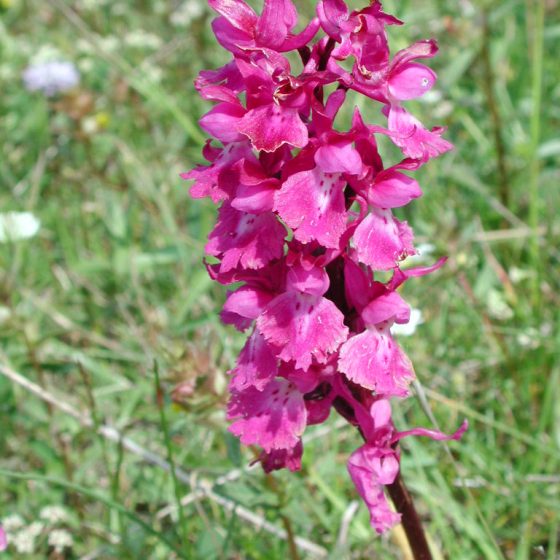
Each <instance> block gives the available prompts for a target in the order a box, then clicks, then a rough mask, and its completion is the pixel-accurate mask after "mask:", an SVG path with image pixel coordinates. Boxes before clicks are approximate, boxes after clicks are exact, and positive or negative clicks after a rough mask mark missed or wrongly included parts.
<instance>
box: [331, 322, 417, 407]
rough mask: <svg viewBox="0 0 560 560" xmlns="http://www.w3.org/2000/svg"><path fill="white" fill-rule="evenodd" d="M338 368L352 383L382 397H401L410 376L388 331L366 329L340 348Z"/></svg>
mask: <svg viewBox="0 0 560 560" xmlns="http://www.w3.org/2000/svg"><path fill="white" fill-rule="evenodd" d="M338 367H339V369H340V371H341V372H342V373H344V374H345V375H346V377H348V379H350V380H351V381H353V382H354V383H357V384H358V385H361V386H362V387H365V388H366V389H371V390H372V391H375V392H376V393H377V394H379V395H383V396H386V397H390V396H391V397H404V396H406V395H407V394H408V389H407V387H408V384H409V383H410V382H411V381H412V380H413V379H414V369H413V368H412V364H411V363H410V360H409V359H408V357H407V356H406V354H405V353H404V352H403V351H402V350H401V348H400V347H399V345H398V344H397V343H396V342H395V340H394V339H393V338H392V337H391V335H390V334H389V333H386V332H381V331H379V330H377V329H367V330H365V331H364V332H363V333H360V334H357V335H356V336H353V337H352V338H349V339H348V340H347V341H346V342H345V343H344V344H343V345H342V346H341V348H340V358H339V360H338Z"/></svg>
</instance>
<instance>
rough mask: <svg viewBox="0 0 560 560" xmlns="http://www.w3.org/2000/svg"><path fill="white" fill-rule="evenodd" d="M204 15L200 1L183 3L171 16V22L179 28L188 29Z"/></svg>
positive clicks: (193, 0)
mask: <svg viewBox="0 0 560 560" xmlns="http://www.w3.org/2000/svg"><path fill="white" fill-rule="evenodd" d="M203 13H204V6H203V5H202V3H201V2H200V0H187V1H186V2H183V3H182V4H181V5H180V6H179V7H178V8H177V9H176V10H175V11H174V12H173V13H172V14H171V16H170V18H169V21H170V22H171V23H172V24H173V25H175V26H177V27H188V26H189V25H190V24H191V23H192V22H193V21H194V20H195V19H198V18H199V17H200V16H201V15H202V14H203Z"/></svg>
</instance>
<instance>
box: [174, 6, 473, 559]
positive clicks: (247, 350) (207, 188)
mask: <svg viewBox="0 0 560 560" xmlns="http://www.w3.org/2000/svg"><path fill="white" fill-rule="evenodd" d="M209 4H210V6H211V7H212V8H213V9H214V10H215V11H216V12H217V13H218V17H217V18H216V19H215V20H214V21H213V23H212V27H213V30H214V33H215V35H216V38H217V40H218V41H219V43H220V44H221V45H222V46H223V47H224V48H225V49H227V50H228V51H230V52H231V54H232V60H231V62H229V63H228V64H226V65H225V66H223V67H222V68H219V69H217V70H209V71H203V72H201V73H200V76H199V77H198V79H197V80H196V87H197V89H198V91H199V92H200V95H201V96H202V97H203V98H204V99H206V100H209V101H212V102H214V103H215V104H216V105H215V107H214V108H213V109H212V110H211V111H209V112H208V113H207V114H206V115H205V116H204V117H202V119H201V121H200V125H201V127H202V128H203V129H204V130H205V131H206V132H208V134H209V135H210V136H212V138H213V140H215V141H216V142H215V143H214V142H213V140H209V141H208V142H207V144H206V146H205V148H204V156H205V158H206V159H207V160H208V162H209V163H208V165H204V166H198V167H197V168H196V169H194V170H192V171H190V172H188V173H186V174H184V176H183V177H184V178H185V179H190V180H194V184H193V186H192V188H191V195H192V196H193V197H195V198H202V197H210V198H211V199H212V200H213V201H214V202H215V203H216V204H217V205H219V211H218V222H217V224H216V227H215V228H214V230H213V231H212V232H211V234H210V236H209V241H208V244H207V246H206V251H207V253H208V255H210V256H211V257H213V258H212V260H211V263H212V264H210V263H208V264H207V268H208V272H209V273H210V275H211V276H212V278H213V279H215V280H216V281H218V282H220V283H221V284H225V285H229V284H234V283H239V282H242V286H241V287H238V288H237V289H235V290H234V291H230V292H229V293H228V297H227V301H226V304H225V306H224V309H223V311H222V315H221V316H222V320H223V321H224V322H225V323H228V324H231V325H233V326H234V327H235V328H237V329H238V330H240V331H244V332H247V334H248V338H247V342H246V344H245V347H244V348H243V350H242V351H241V353H240V355H239V358H238V361H237V364H236V366H235V367H234V368H233V369H232V370H231V372H230V374H231V382H230V391H231V398H230V402H229V405H228V416H229V418H230V419H231V420H232V425H231V427H230V430H231V431H232V432H233V433H234V434H235V435H237V436H239V438H240V439H241V442H242V443H244V444H246V445H257V446H260V447H261V448H262V453H261V456H260V461H261V462H262V465H263V468H264V469H265V470H266V471H267V472H269V471H272V470H274V469H280V468H286V467H287V468H288V469H290V470H292V471H294V470H297V469H299V468H300V466H301V456H302V453H303V447H302V440H301V438H302V435H303V432H304V430H305V428H306V426H308V425H312V424H318V423H321V422H324V421H325V420H326V419H327V418H328V416H329V413H330V411H331V409H332V408H334V409H335V410H336V411H338V412H339V413H340V414H342V415H343V416H344V417H345V418H346V419H347V420H348V421H349V422H350V423H352V424H353V425H355V426H356V427H357V428H358V429H359V431H360V433H361V435H362V437H363V439H364V440H365V443H364V444H363V445H362V446H361V447H359V448H358V449H357V450H356V451H355V452H354V453H353V454H352V455H351V457H350V459H349V462H348V470H349V473H350V476H351V478H352V480H353V482H354V484H355V486H356V488H357V490H358V492H359V494H360V495H361V496H362V498H363V500H364V502H365V503H366V505H367V507H368V508H369V511H370V517H371V524H372V526H373V527H374V528H375V529H376V531H378V532H379V533H381V532H384V531H386V530H388V529H390V528H391V527H392V526H393V525H395V524H396V523H398V522H399V520H400V518H401V513H404V514H405V515H409V513H407V511H405V510H404V509H403V511H401V512H395V511H393V510H392V509H391V507H390V506H389V503H388V502H387V500H386V497H385V493H384V487H385V486H387V485H392V484H395V481H396V480H397V476H398V473H399V450H398V447H397V442H398V441H399V439H401V438H402V437H404V436H406V435H411V434H417V435H428V436H430V437H434V438H436V439H442V438H445V437H446V436H444V435H443V434H440V433H435V432H431V431H428V430H423V429H416V430H411V431H408V432H398V431H396V429H395V427H394V425H393V422H392V420H391V408H390V404H389V399H390V398H391V397H398V398H404V397H406V396H407V395H408V394H409V391H408V385H409V383H410V382H411V381H412V380H413V379H414V370H413V367H412V364H411V363H410V361H409V359H408V358H407V356H406V355H405V353H404V352H403V350H402V349H401V348H400V347H399V345H398V344H397V342H396V341H395V339H394V338H393V336H392V335H391V326H392V325H393V324H394V323H407V322H408V321H409V318H410V308H409V306H408V305H407V303H406V302H405V301H404V299H403V298H402V297H401V295H400V294H399V292H398V291H397V290H398V288H399V286H401V285H402V284H403V283H404V282H405V281H406V280H408V279H409V278H413V277H418V276H423V275H425V274H428V273H430V272H432V271H434V270H436V269H437V268H439V267H440V266H441V265H443V263H444V261H445V259H441V260H440V261H439V262H437V263H435V264H434V265H433V266H431V267H427V268H412V269H406V270H403V269H401V268H400V263H401V261H402V260H403V259H404V258H405V257H407V256H408V255H413V254H414V253H415V249H414V244H413V232H412V229H411V228H410V226H409V225H408V224H407V223H406V222H401V221H399V220H398V219H396V218H395V217H394V215H393V211H392V210H393V209H394V208H399V207H402V206H405V205H407V204H408V203H410V202H411V201H412V200H413V199H415V198H417V197H419V196H421V194H422V191H421V189H420V186H419V185H418V183H417V182H416V181H415V180H414V179H413V178H411V177H410V176H409V175H408V174H407V173H410V172H413V171H415V170H416V169H418V168H419V167H420V166H422V165H424V164H425V163H426V162H428V160H429V159H431V158H433V157H435V156H438V155H439V154H442V153H444V152H446V151H448V150H449V149H451V147H452V146H451V144H449V142H447V141H446V140H444V139H443V138H442V137H441V135H442V132H443V130H442V129H441V128H433V129H431V130H428V129H426V128H425V127H424V126H423V125H422V124H421V123H420V122H419V121H418V120H417V119H416V118H414V117H413V116H412V115H411V114H410V113H408V111H407V110H406V109H405V108H404V107H403V102H405V101H407V100H410V99H415V98H418V97H420V96H422V95H423V94H424V93H426V92H427V91H428V90H430V88H431V87H432V86H433V84H434V82H435V80H436V76H435V74H434V72H433V71H432V70H430V69H429V68H428V67H426V66H424V65H422V64H420V63H418V62H417V60H418V59H422V58H431V57H433V56H434V55H435V54H436V52H437V45H436V43H435V41H433V40H428V41H419V42H417V43H415V44H413V45H412V46H410V47H409V48H407V49H404V50H402V51H399V52H397V53H396V54H395V55H394V56H393V58H391V57H390V54H389V47H388V42H387V32H386V28H387V26H390V25H401V24H402V22H401V21H399V20H398V19H396V18H395V17H393V16H391V15H388V14H386V13H384V12H383V11H382V7H381V4H380V3H379V2H372V3H371V5H370V6H368V7H366V8H364V9H363V10H360V11H354V12H349V11H348V9H347V6H346V5H345V3H344V2H343V0H321V1H319V2H318V5H317V17H316V18H315V19H313V20H312V21H311V22H310V23H309V25H308V26H307V27H306V28H305V29H304V30H303V31H302V32H301V33H299V34H293V33H292V32H293V30H294V28H295V26H296V24H297V21H298V14H297V11H296V8H295V6H294V5H293V3H292V2H291V0H265V2H264V8H263V11H262V14H261V15H258V14H256V13H255V12H254V11H253V10H252V9H251V8H250V7H249V6H248V5H246V4H245V3H244V2H243V1H242V0H209ZM319 32H320V33H321V37H319V38H318V39H316V35H317V34H318V33H319ZM289 51H297V52H298V53H299V55H300V56H301V60H302V68H300V72H299V74H297V75H296V72H295V71H294V69H293V68H292V66H291V64H290V62H289V61H288V59H287V58H286V56H285V54H284V53H287V52H289ZM342 61H346V63H345V64H344V66H342V65H340V62H342ZM348 61H350V62H351V64H348ZM350 67H351V68H352V70H351V71H348V70H346V69H344V68H350ZM325 86H331V87H330V88H329V91H331V93H330V94H329V95H325V94H324V90H325ZM348 90H354V91H356V92H359V93H360V94H362V95H365V96H367V97H369V98H370V99H371V100H372V102H373V101H375V102H377V103H379V107H380V109H381V111H382V112H383V114H384V115H386V117H387V127H380V126H373V125H370V124H367V123H365V122H364V120H363V119H362V116H361V114H360V112H359V110H358V109H357V108H355V109H354V112H353V118H352V123H351V127H350V129H349V130H347V131H340V130H337V129H336V128H335V125H334V123H335V120H336V116H337V113H338V111H339V110H340V108H341V107H342V106H343V105H344V104H345V103H346V102H347V92H348ZM378 135H385V136H387V137H388V138H390V140H391V141H392V142H394V143H395V144H396V145H397V146H398V147H399V148H400V150H401V151H402V153H403V155H404V159H402V161H397V162H392V163H390V164H388V165H387V164H386V163H384V162H383V161H382V160H381V157H380V155H379V152H378V149H377V141H376V136H378ZM379 271H392V277H391V279H390V280H389V281H387V282H380V281H379V280H376V273H377V272H379ZM465 428H466V426H463V427H462V428H461V429H460V430H459V431H458V432H456V433H455V434H454V435H453V436H451V437H452V438H455V439H456V438H458V437H460V435H461V434H462V432H463V431H464V429H465ZM397 501H398V500H397ZM397 507H398V506H397ZM413 511H414V509H413V508H412V512H413ZM406 521H408V525H410V524H411V522H410V520H405V519H403V522H405V529H406V530H407V533H408V535H409V539H411V540H414V539H416V540H417V538H418V537H415V536H414V534H413V533H414V532H413V531H412V530H409V529H408V528H407V522H406ZM412 525H414V526H419V521H417V520H416V521H414V523H412ZM417 528H418V527H417ZM418 534H422V531H421V527H420V529H419V533H418ZM411 546H412V548H413V549H415V546H416V547H417V548H418V549H419V548H421V547H422V546H423V547H424V548H425V549H426V550H427V545H425V543H424V545H422V544H421V543H418V542H416V543H415V542H411ZM423 554H424V556H423V557H426V556H425V554H429V551H427V552H426V551H424V552H423ZM417 557H421V556H420V553H418V554H417Z"/></svg>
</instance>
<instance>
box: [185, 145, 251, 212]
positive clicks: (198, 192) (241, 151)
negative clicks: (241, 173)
mask: <svg viewBox="0 0 560 560" xmlns="http://www.w3.org/2000/svg"><path fill="white" fill-rule="evenodd" d="M206 152H207V153H208V152H211V153H212V158H213V161H212V164H211V165H199V166H197V167H196V168H195V169H192V170H191V171H189V172H187V173H183V174H182V175H181V177H182V178H183V179H187V180H194V184H193V186H192V187H191V190H190V195H191V196H192V197H193V198H204V197H206V196H209V197H210V198H211V199H212V201H213V202H219V201H221V200H224V199H227V198H229V197H230V196H231V193H232V191H233V190H234V189H235V188H236V187H237V185H238V184H239V183H238V180H237V173H236V172H235V171H234V170H233V169H232V167H233V165H234V164H235V163H237V162H238V161H239V160H241V159H255V158H254V156H253V152H252V151H251V147H250V145H249V142H247V141H245V142H236V143H234V144H229V145H228V146H226V147H225V148H224V149H223V150H219V149H218V150H215V149H212V148H211V146H208V147H207V148H206Z"/></svg>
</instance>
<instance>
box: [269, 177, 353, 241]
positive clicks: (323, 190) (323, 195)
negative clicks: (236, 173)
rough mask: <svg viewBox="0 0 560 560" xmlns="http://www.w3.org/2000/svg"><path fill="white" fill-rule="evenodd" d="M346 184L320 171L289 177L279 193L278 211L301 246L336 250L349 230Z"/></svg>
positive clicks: (277, 199)
mask: <svg viewBox="0 0 560 560" xmlns="http://www.w3.org/2000/svg"><path fill="white" fill-rule="evenodd" d="M344 185H345V182H344V180H343V178H342V175H341V174H332V173H323V172H322V171H321V170H320V169H319V168H318V167H316V168H315V169H311V170H310V171H301V172H299V173H295V174H294V175H291V176H290V177H288V179H287V180H286V181H285V182H284V184H283V185H282V188H281V189H280V190H279V191H278V192H277V193H276V198H275V201H276V202H275V210H276V211H277V212H278V213H279V214H280V217H281V218H282V219H283V220H284V221H285V222H286V224H288V226H290V227H291V228H292V229H293V230H294V234H295V237H296V239H297V240H298V241H301V242H302V243H309V242H310V241H313V240H316V241H318V242H319V243H321V245H324V246H325V247H327V248H333V249H335V248H337V247H338V244H339V241H340V237H341V236H342V234H343V233H344V231H345V230H346V206H345V203H344Z"/></svg>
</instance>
